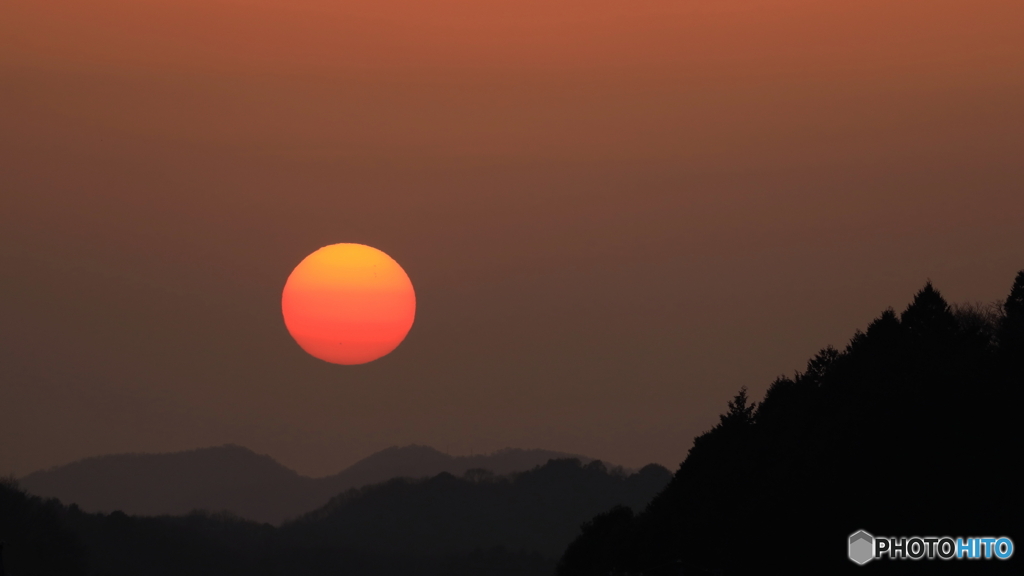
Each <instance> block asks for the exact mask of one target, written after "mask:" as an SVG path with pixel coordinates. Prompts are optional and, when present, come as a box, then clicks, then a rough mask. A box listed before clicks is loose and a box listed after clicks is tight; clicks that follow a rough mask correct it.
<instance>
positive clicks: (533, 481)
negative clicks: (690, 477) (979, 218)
mask: <svg viewBox="0 0 1024 576" xmlns="http://www.w3.org/2000/svg"><path fill="white" fill-rule="evenodd" d="M421 453H422V452H421ZM518 457H521V455H520V456H518ZM671 477H672V474H671V473H670V472H669V471H668V470H667V469H665V468H663V467H661V466H658V465H655V464H652V465H649V466H646V467H644V468H643V469H641V470H640V471H639V472H636V473H633V474H629V473H627V472H626V471H624V470H623V469H622V468H612V469H609V468H607V467H606V466H605V465H604V464H602V463H601V462H599V461H591V462H588V463H587V464H583V463H582V462H581V461H580V460H579V459H556V460H550V461H548V462H547V463H546V464H544V465H543V466H537V467H534V468H533V469H531V470H528V471H525V472H517V473H512V474H508V475H495V474H493V473H491V472H490V471H487V470H483V469H480V468H473V469H469V470H467V471H465V473H463V474H462V475H461V476H455V475H453V474H450V473H448V472H442V473H440V474H437V475H435V476H433V477H431V478H421V479H418V480H416V479H409V478H396V479H392V480H389V481H387V482H384V483H380V484H375V485H370V486H364V487H362V488H358V489H350V490H348V491H346V492H344V493H342V494H339V495H337V496H335V497H334V498H333V499H331V500H330V501H329V502H328V503H327V504H326V505H324V506H321V507H320V508H318V509H316V510H314V511H312V512H309V513H307V514H305V515H303V516H301V517H300V518H298V519H296V520H294V521H290V522H286V523H285V524H283V525H282V526H280V527H275V526H272V525H269V524H260V523H256V522H252V521H248V520H244V519H241V518H238V517H235V516H232V515H230V514H225V513H217V514H212V513H201V512H195V513H191V514H187V515H183V516H158V517H147V516H129V515H127V514H125V513H123V512H120V511H115V512H112V513H109V514H103V513H86V512H83V511H82V510H81V509H80V508H79V507H78V506H75V505H70V506H65V505H63V504H61V503H60V502H59V501H57V500H56V499H50V500H44V499H41V498H39V497H38V496H32V495H30V494H27V493H25V492H24V491H23V490H22V489H20V488H19V487H18V486H17V485H16V484H13V483H10V482H0V540H4V539H6V540H7V541H8V542H9V543H10V546H9V555H8V556H7V560H8V562H9V563H8V566H9V567H10V568H11V573H12V574H35V573H55V574H56V573H59V574H65V575H68V576H75V575H86V574H90V575H91V574H104V575H108V576H121V575H124V576H128V575H131V576H163V575H165V574H166V575H168V576H170V575H173V574H192V575H195V576H202V575H210V576H214V575H216V576H228V575H234V574H238V575H249V574H263V575H266V576H277V575H280V576H286V575H287V576H306V575H308V576H314V575H317V576H318V575H321V574H324V575H326V574H348V575H350V576H360V575H365V576H371V575H376V576H392V575H394V576H399V575H402V576H405V575H407V574H419V575H425V576H432V575H437V576H441V575H445V576H450V575H460V574H465V575H467V576H468V575H474V576H487V575H491V574H494V575H498V574H501V575H507V576H512V575H517V574H518V575H524V576H525V575H527V574H530V575H541V574H551V573H552V572H553V570H554V568H555V561H556V559H557V557H558V555H559V554H560V553H561V551H562V550H563V549H564V548H565V546H566V545H567V544H568V543H569V541H570V540H572V538H573V536H574V535H575V534H576V532H577V531H578V530H579V526H580V524H581V523H582V522H583V521H585V520H586V519H587V518H589V517H591V516H593V515H594V514H596V513H598V512H600V511H601V510H604V509H607V508H608V507H610V506H622V507H626V508H627V509H629V510H640V509H642V508H643V507H644V506H645V505H646V504H647V502H649V501H650V499H651V498H652V497H653V496H654V495H655V494H656V493H658V492H659V491H660V490H661V489H662V488H663V487H664V486H665V485H666V484H667V483H668V482H669V480H670V479H671Z"/></svg>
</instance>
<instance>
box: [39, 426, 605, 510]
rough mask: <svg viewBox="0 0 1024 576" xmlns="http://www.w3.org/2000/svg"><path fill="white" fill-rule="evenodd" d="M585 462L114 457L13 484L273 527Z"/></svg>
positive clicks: (533, 453)
mask: <svg viewBox="0 0 1024 576" xmlns="http://www.w3.org/2000/svg"><path fill="white" fill-rule="evenodd" d="M570 457H571V458H580V459H581V461H584V462H589V461H590V459H588V458H583V457H580V456H576V455H572V454H564V453H561V452H553V451H550V450H520V449H512V448H506V449H504V450H499V451H498V452H495V453H493V454H487V455H477V456H449V455H447V454H444V453H442V452H439V451H437V450H435V449H433V448H430V447H428V446H415V445H413V446H405V447H401V448H400V447H391V448H388V449H386V450H381V451H380V452H377V453H375V454H372V455H370V456H368V457H367V458H364V459H363V460H360V461H359V462H356V463H355V464H353V465H352V466H350V467H348V468H346V469H345V470H343V471H341V472H339V473H338V474H335V475H333V476H327V477H324V478H309V477H306V476H301V475H299V474H298V473H296V472H295V471H294V470H291V469H289V468H286V467H285V466H282V465H281V464H279V463H278V462H277V461H275V460H274V459H273V458H271V457H270V456H266V455H260V454H256V453H254V452H252V451H251V450H249V449H247V448H243V447H241V446H232V445H228V446H220V447H215V448H203V449H199V450H189V451H186V452H175V453H171V454H115V455H109V456H97V457H93V458H86V459H84V460H79V461H77V462H73V463H71V464H67V465H64V466H59V467H56V468H52V469H49V470H42V471H39V472H34V473H32V474H29V475H28V476H26V477H24V478H22V479H21V480H19V484H20V485H21V486H22V487H24V488H25V489H26V490H28V491H29V492H31V493H33V494H38V495H40V496H44V497H51V498H57V499H59V500H61V501H62V502H67V503H69V504H70V503H74V504H77V505H78V506H79V507H80V508H81V509H82V510H85V511H89V512H113V511H115V510H120V511H122V512H125V513H127V514H137V515H145V516H157V515H163V514H171V515H181V514H187V513H189V512H191V511H193V510H212V511H229V512H231V513H232V514H235V515H238V516H241V517H243V518H247V519H249V520H256V521H258V522H269V523H271V524H279V523H281V522H282V521H283V520H285V519H288V518H295V517H298V516H299V515H301V514H304V513H306V512H309V511H310V510H313V509H315V508H317V507H318V506H322V505H323V504H324V503H326V502H327V501H328V500H329V499H330V498H331V497H333V496H335V495H337V494H339V493H341V492H343V491H345V490H348V489H350V488H358V487H360V486H366V485H369V484H375V483H378V482H383V481H385V480H389V479H391V478H397V477H405V478H427V477H431V476H436V475H437V474H440V473H441V472H448V473H450V474H455V475H462V474H463V473H465V472H466V470H470V469H473V468H484V469H487V470H491V471H493V472H494V473H496V474H499V475H500V474H509V473H512V472H520V471H524V470H530V469H531V468H533V467H535V466H540V465H542V464H544V463H545V462H547V461H548V460H550V459H552V458H570Z"/></svg>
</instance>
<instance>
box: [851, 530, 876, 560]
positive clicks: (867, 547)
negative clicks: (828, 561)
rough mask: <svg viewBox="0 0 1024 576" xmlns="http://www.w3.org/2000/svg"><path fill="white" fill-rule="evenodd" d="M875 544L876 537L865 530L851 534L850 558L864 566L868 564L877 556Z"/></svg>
mask: <svg viewBox="0 0 1024 576" xmlns="http://www.w3.org/2000/svg"><path fill="white" fill-rule="evenodd" d="M874 544H875V537H874V536H872V535H871V534H868V533H867V532H865V531H863V530H858V531H856V532H854V533H853V534H850V560H853V561H854V562H856V563H857V564H860V565H862V566H863V565H864V564H867V563H868V561H869V560H871V559H872V558H874V557H875V555H874V552H873V551H872V548H874Z"/></svg>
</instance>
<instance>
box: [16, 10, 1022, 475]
mask: <svg viewBox="0 0 1024 576" xmlns="http://www.w3.org/2000/svg"><path fill="white" fill-rule="evenodd" d="M1022 102H1024V3H1021V2H1020V1H1019V0H1008V1H990V0H972V1H941V0H929V1H913V2H908V1H900V0H886V1H875V0H834V1H830V2H821V1H820V0H818V1H810V0H761V1H754V0H746V1H738V0H736V1H732V0H674V1H668V0H648V1H644V2H622V1H621V0H616V1H610V0H586V1H584V0H564V1H558V0H556V1H551V0H545V1H543V2H542V1H540V0H516V1H512V0H501V1H495V2H491V1H480V0H443V1H436V2H431V1H417V2H413V1H404V0H403V1H395V0H392V1H388V0H383V1H381V0H375V1H373V2H371V1H368V0H367V1H355V2H353V1H347V2H328V1H326V0H288V1H286V0H202V1H199V0H91V1H74V2H71V1H66V2H39V1H38V0H5V1H4V2H3V3H0V299H2V305H0V314H2V316H0V473H2V474H7V473H11V472H13V473H15V474H17V475H24V474H27V473H29V472H31V471H33V470H36V469H38V468H42V467H47V466H52V465H56V464H61V463H65V462H68V461H71V460H74V459H78V458H82V457H86V456H91V455H96V454H102V453H111V452H128V451H145V452H156V451H169V450H180V449H188V448H195V447H200V446H209V445H217V444H224V443H229V442H233V443H238V444H242V445H245V446H247V447H250V448H252V449H254V450H256V451H258V452H265V453H269V454H270V455H272V456H274V457H275V458H276V459H278V460H279V461H281V462H283V463H284V464H286V465H288V466H291V467H293V468H295V469H297V470H298V471H300V472H302V473H305V474H311V475H322V474H328V473H333V472H336V471H338V470H339V469H341V468H342V467H344V466H346V465H348V464H350V463H352V462H354V461H355V460H357V459H358V458H361V457H363V456H365V455H367V454H369V453H371V452H373V451H376V450H379V449H382V448H385V447H387V446H390V445H395V444H399V445H402V444H409V443H419V444H430V445H433V446H435V447H438V448H440V449H442V450H443V449H445V448H446V447H447V449H449V450H450V451H451V452H452V453H453V454H468V453H470V452H477V453H479V452H482V451H490V450H494V449H498V448H502V447H505V446H516V447H524V448H530V447H542V448H548V449H554V450H563V451H568V452H578V453H583V454H586V455H588V456H592V457H596V458H602V459H606V460H609V461H612V462H615V463H620V464H625V465H629V466H639V465H642V464H645V463H647V462H651V461H656V462H660V463H663V464H665V465H667V466H670V467H672V468H674V467H675V466H676V465H677V464H678V463H679V461H681V460H682V458H683V457H684V456H685V454H686V451H687V450H688V449H689V447H690V444H691V440H692V438H693V436H694V435H696V434H698V433H700V432H702V431H704V430H706V429H707V428H709V427H710V426H711V425H713V424H714V422H715V421H716V420H717V414H718V413H720V412H721V411H722V410H723V409H724V408H725V404H726V401H727V400H728V399H729V398H730V397H731V396H732V395H733V394H735V392H736V390H737V389H738V388H739V387H740V386H741V385H747V386H749V388H750V390H751V392H752V394H753V395H754V396H755V397H759V396H760V395H761V394H762V393H763V391H764V389H765V388H766V387H767V385H768V384H769V383H770V382H771V380H772V379H774V377H775V376H777V375H779V374H783V373H787V374H788V373H791V372H792V371H793V370H795V369H801V368H803V366H804V363H805V362H806V360H807V358H808V357H809V356H810V355H812V354H813V353H814V352H815V351H817V350H818V349H819V348H821V347H823V346H825V345H827V344H834V345H837V346H842V345H844V344H845V343H846V341H847V340H848V339H849V338H850V336H852V334H853V332H854V330H855V329H857V328H863V327H865V326H866V324H867V323H868V322H869V321H870V320H871V319H872V318H873V317H875V316H876V315H877V314H878V313H879V312H881V310H883V309H884V308H885V307H887V306H894V307H896V308H897V309H900V308H902V307H903V306H905V304H906V303H907V302H908V301H909V299H910V298H911V297H912V295H913V293H914V292H915V291H916V290H917V289H918V288H920V287H921V286H922V285H923V284H924V282H925V280H926V279H928V278H930V279H931V280H933V281H934V282H935V284H936V285H937V287H938V288H939V289H940V290H942V291H943V292H944V294H946V296H947V297H948V298H949V299H950V300H953V301H963V300H980V301H991V300H994V299H996V298H1001V297H1005V295H1006V293H1007V292H1008V291H1009V287H1010V284H1011V282H1012V280H1013V275H1014V273H1015V272H1016V271H1017V270H1019V269H1021V268H1024V217H1022V214H1024V186H1022V181H1024V180H1022V177H1024V162H1022V160H1021V159H1022V158H1024V106H1022V105H1021V103H1022ZM340 242H355V243H362V244H367V245H371V246H374V247H377V248H379V249H381V250H383V251H384V252H386V253H388V254H389V255H390V256H392V257H393V258H394V259H395V260H397V261H398V262H399V264H401V266H402V267H403V268H404V269H405V270H406V271H407V272H408V274H409V276H410V278H411V279H412V282H413V284H414V285H415V287H416V296H417V316H416V323H415V325H414V326H413V328H412V331H411V332H410V333H409V335H408V337H407V339H406V341H405V342H404V343H403V344H402V345H401V346H400V347H399V348H398V350H396V351H395V352H394V353H392V354H391V355H389V356H387V357H385V358H384V359H382V360H380V361H377V362H373V363H370V364H367V365H364V366H354V367H342V366H335V365H330V364H326V363H323V362H319V361H317V360H314V359H312V358H310V357H309V356H308V355H306V354H305V353H304V352H303V351H302V350H301V349H299V348H298V346H296V345H295V343H294V342H293V341H292V340H291V338H290V337H289V335H288V332H287V330H286V329H285V327H284V324H283V322H282V320H281V310H280V297H281V289H282V287H283V286H284V282H285V280H286V279H287V278H288V274H289V273H290V272H291V271H292V269H293V268H294V267H295V266H296V265H297V264H298V263H299V262H300V261H301V260H302V259H303V258H304V257H305V256H306V255H308V254H309V253H311V252H313V251H314V250H316V249H317V248H319V247H321V246H324V245H328V244H334V243H340Z"/></svg>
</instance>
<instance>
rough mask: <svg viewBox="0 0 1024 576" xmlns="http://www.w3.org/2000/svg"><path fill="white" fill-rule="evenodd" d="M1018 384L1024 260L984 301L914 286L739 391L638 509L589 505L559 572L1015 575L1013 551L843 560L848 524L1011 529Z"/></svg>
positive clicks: (851, 527)
mask: <svg viewBox="0 0 1024 576" xmlns="http://www.w3.org/2000/svg"><path fill="white" fill-rule="evenodd" d="M1022 390H1024V272H1021V273H1020V274H1019V275H1018V276H1017V279H1016V283H1015V284H1014V286H1013V289H1012V292H1011V294H1010V296H1009V298H1008V299H1007V300H1006V301H1005V303H1003V304H1002V305H1001V306H998V307H988V308H986V307H975V306H959V307H950V306H949V305H948V304H947V303H946V301H945V300H944V299H943V298H942V296H941V295H940V294H939V292H938V291H937V290H935V289H934V288H933V287H932V286H931V284H928V285H927V286H925V288H924V289H923V290H921V291H920V292H919V293H918V294H917V295H916V297H915V298H914V301H913V303H912V304H910V306H909V307H908V308H907V309H906V310H904V311H903V312H902V313H901V314H899V315H897V314H895V313H894V312H893V311H892V310H889V311H886V312H884V313H883V314H882V315H881V316H880V317H879V318H878V319H877V320H875V321H874V322H873V323H871V325H870V326H869V327H868V328H867V331H866V332H863V333H861V332H858V333H857V334H856V335H855V336H854V337H853V339H852V340H851V342H850V343H849V345H848V346H846V348H845V349H844V350H841V351H840V350H836V349H833V348H831V347H830V348H826V349H824V350H822V351H821V352H820V353H819V354H818V355H817V356H816V357H814V358H813V359H812V360H811V361H810V362H809V363H808V365H807V369H806V371H804V372H803V373H797V374H796V375H795V376H794V377H793V378H786V377H782V378H779V379H777V380H776V381H775V383H774V384H772V385H771V387H770V388H769V389H768V392H767V393H766V394H765V397H764V400H763V401H762V402H761V403H760V404H759V405H755V404H750V403H749V402H748V400H747V397H746V394H745V391H742V390H741V392H740V394H738V395H737V396H736V398H735V399H734V400H733V401H732V402H730V404H729V411H728V413H726V414H724V415H723V416H722V417H721V422H720V423H719V424H718V425H717V426H715V427H714V428H713V429H712V430H710V431H709V432H707V433H705V434H703V435H701V436H699V437H698V438H696V440H695V441H694V445H693V448H692V449H691V450H690V452H689V455H688V456H687V458H686V460H685V461H684V462H683V463H682V465H681V466H680V467H679V470H678V471H677V472H676V474H675V476H674V477H673V479H672V482H671V483H670V484H669V486H668V487H667V488H666V489H665V490H664V491H663V492H662V493H661V494H659V495H658V497H657V498H655V500H654V501H653V502H652V503H651V505H650V506H649V507H648V508H647V510H645V511H643V512H642V513H640V514H639V515H636V514H634V512H633V511H632V510H629V509H614V510H611V511H608V512H606V513H604V514H602V515H600V516H597V517H595V518H594V519H593V520H592V521H591V522H589V523H588V524H587V525H586V526H585V528H584V530H583V533H582V535H581V536H580V537H579V538H578V539H577V540H575V541H574V542H573V544H572V545H571V546H570V547H569V548H568V550H567V551H566V553H565V555H564V556H563V558H562V560H561V562H560V566H559V573H560V574H561V575H562V576H585V575H594V576H596V575H602V576H606V575H609V574H612V575H614V574H620V575H621V574H652V575H667V574H755V573H756V574H762V573H780V574H781V573H787V574H792V573H814V574H834V573H837V572H847V571H849V572H853V573H866V572H869V571H875V572H877V571H883V572H901V573H905V572H907V571H910V572H913V573H929V574H932V573H936V572H941V573H946V572H956V573H960V574H967V573H978V574H981V573H992V572H996V573H1016V574H1020V573H1024V570H1022V569H1021V555H1020V553H1019V552H1016V551H1015V553H1014V555H1013V557H1012V558H1011V559H1010V560H1008V561H1000V560H994V559H993V560H971V561H956V560H948V561H943V560H938V559H936V560H918V561H912V560H902V561H895V560H885V559H880V560H872V561H871V562H870V563H869V564H868V565H865V566H858V565H856V564H854V563H853V562H851V561H850V560H849V559H848V558H847V539H848V537H849V536H850V535H851V534H852V533H854V532H856V531H858V530H866V531H867V532H869V533H872V534H874V535H876V536H878V535H884V536H905V537H908V538H909V537H912V536H921V537H927V536H939V537H941V536H951V537H953V538H956V537H965V538H966V537H970V536H997V537H998V536H1008V537H1010V538H1011V539H1012V540H1013V541H1014V543H1016V544H1017V545H1021V544H1022V543H1024V522H1022V518H1024V499H1022V494H1024V491H1022V490H1021V486H1024V472H1022V470H1024V468H1022V467H1021V466H1020V460H1021V454H1022V453H1024V452H1022V448H1024V446H1022V441H1024V418H1022V415H1021V410H1022V404H1021V400H1022Z"/></svg>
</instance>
